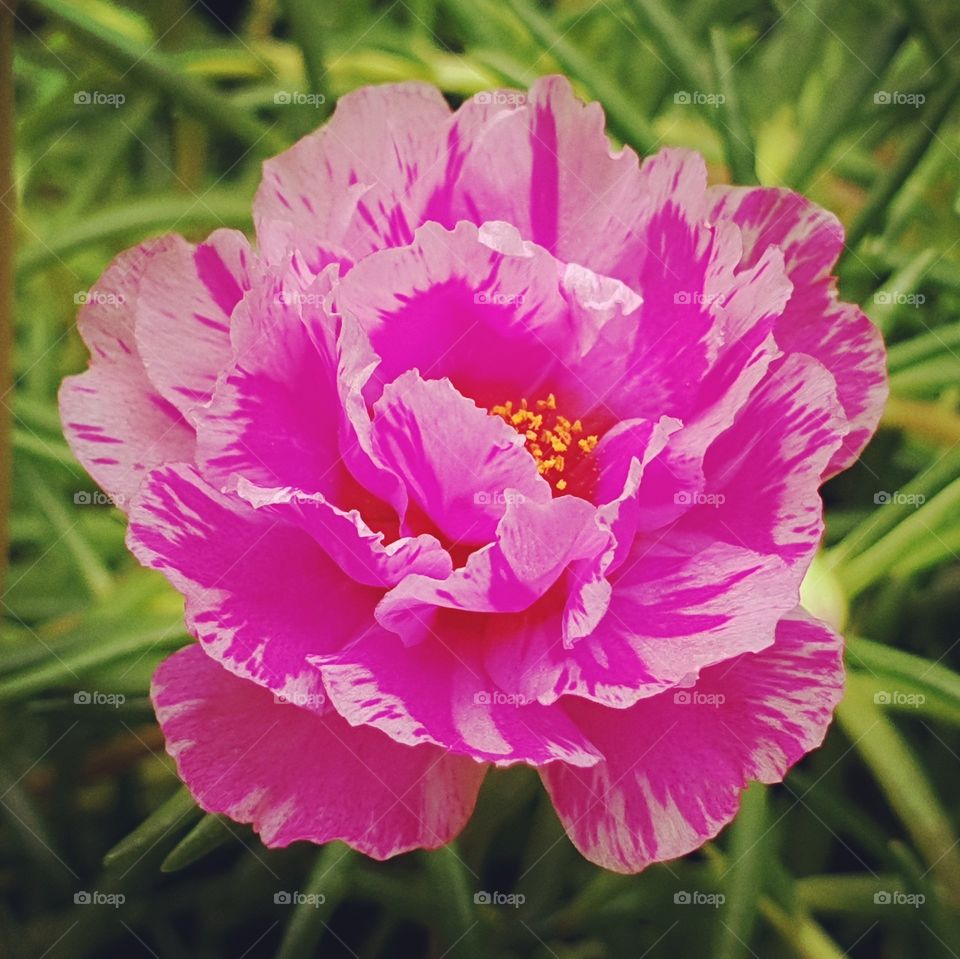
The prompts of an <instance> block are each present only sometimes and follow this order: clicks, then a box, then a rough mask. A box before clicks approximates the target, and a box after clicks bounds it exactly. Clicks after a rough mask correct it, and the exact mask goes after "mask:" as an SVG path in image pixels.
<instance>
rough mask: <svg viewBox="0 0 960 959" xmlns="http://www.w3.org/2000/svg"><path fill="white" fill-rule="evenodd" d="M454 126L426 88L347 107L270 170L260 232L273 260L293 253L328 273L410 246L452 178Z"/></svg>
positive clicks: (260, 195)
mask: <svg viewBox="0 0 960 959" xmlns="http://www.w3.org/2000/svg"><path fill="white" fill-rule="evenodd" d="M449 116H450V108H449V107H448V106H447V104H446V102H445V101H444V99H443V97H442V96H441V95H440V92H439V91H438V90H437V89H436V88H435V87H432V86H429V85H427V84H424V83H400V84H392V85H385V86H378V87H364V88H362V89H360V90H355V91H353V92H352V93H349V94H347V95H346V96H344V97H341V98H340V100H339V101H338V103H337V109H336V111H335V112H334V115H333V117H332V118H331V119H330V121H329V122H328V123H327V124H326V125H325V126H323V127H322V128H321V129H319V130H317V131H316V132H315V133H312V134H310V135H309V136H306V137H304V138H303V139H302V140H300V142H299V143H296V144H295V145H294V146H292V147H291V148H290V149H289V150H287V151H286V152H285V153H281V154H280V156H278V157H274V158H273V159H272V160H268V161H267V162H266V163H265V164H264V169H263V182H262V183H261V184H260V189H259V190H258V191H257V196H256V199H255V201H254V222H255V224H256V228H257V237H258V239H259V241H260V246H261V249H262V250H263V252H264V255H265V256H266V257H267V259H268V260H270V261H272V262H277V261H279V260H280V259H281V258H282V257H283V256H284V255H285V254H286V253H287V251H288V249H289V247H290V245H291V244H293V245H295V246H297V247H298V248H299V249H300V250H301V251H302V252H303V254H304V255H305V256H306V257H307V261H308V263H309V264H310V266H311V268H312V269H313V270H314V271H315V272H319V271H320V269H321V268H322V267H323V266H325V265H326V264H327V263H330V262H333V261H336V260H350V259H353V260H356V259H359V258H361V257H363V256H366V255H367V254H369V253H372V252H374V251H375V250H380V249H383V247H385V246H397V245H402V244H404V243H409V242H410V240H411V239H412V237H413V230H414V229H415V228H416V227H417V226H418V225H419V222H420V212H421V211H422V209H423V207H424V205H425V203H426V202H427V199H428V196H429V193H430V192H431V185H432V184H433V183H434V182H436V181H437V180H438V179H439V178H440V176H441V174H442V166H441V164H440V163H439V162H438V161H439V160H440V158H441V156H442V155H443V151H444V137H445V135H446V125H447V123H448V121H449ZM278 223H279V224H286V225H287V227H288V229H286V230H284V229H278V228H277V224H278Z"/></svg>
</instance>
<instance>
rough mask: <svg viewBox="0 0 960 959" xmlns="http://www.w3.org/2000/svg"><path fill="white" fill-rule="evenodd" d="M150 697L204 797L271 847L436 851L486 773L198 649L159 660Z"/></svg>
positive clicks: (171, 746) (210, 807)
mask: <svg viewBox="0 0 960 959" xmlns="http://www.w3.org/2000/svg"><path fill="white" fill-rule="evenodd" d="M152 696H153V701H154V704H155V706H156V710H157V718H158V719H159V721H160V726H161V727H162V729H163V732H164V735H165V736H166V739H167V750H168V752H169V753H170V755H171V756H173V758H174V759H175V760H176V763H177V769H178V771H179V773H180V776H181V778H182V779H183V780H184V782H185V783H186V784H187V786H188V788H189V789H190V791H191V793H192V794H193V795H194V797H195V798H196V800H197V801H198V802H199V803H200V805H201V806H202V807H203V808H204V809H205V810H207V811H208V812H214V813H222V814H224V815H227V816H229V817H230V818H231V819H234V820H237V821H238V822H248V823H252V824H253V828H254V829H255V830H256V831H257V832H258V833H259V834H260V836H261V838H262V839H263V841H264V843H266V845H267V846H272V847H276V846H286V845H289V844H290V843H291V842H296V841H297V840H304V839H305V840H309V841H311V842H315V843H325V842H330V841H331V840H334V839H342V840H343V841H344V842H346V843H347V844H349V845H350V846H353V847H354V848H355V849H358V850H360V851H361V852H363V853H365V854H366V855H368V856H373V857H374V858H376V859H386V858H388V857H389V856H394V855H396V854H397V853H401V852H406V851H407V850H409V849H416V848H419V847H425V848H427V849H435V848H437V847H439V846H442V845H444V844H445V843H448V842H449V841H450V840H451V839H453V838H454V836H456V834H457V833H458V832H459V831H460V830H461V829H462V828H463V826H464V825H465V824H466V821H467V819H468V818H469V816H470V813H471V812H472V810H473V805H474V802H475V801H476V796H477V790H478V789H479V787H480V782H481V780H482V778H483V774H484V771H485V770H484V767H483V766H481V765H480V764H478V763H475V762H473V761H472V760H470V759H467V758H465V757H461V756H450V755H447V754H445V753H444V752H443V751H442V750H440V749H437V748H436V747H433V746H416V747H409V746H401V745H399V744H397V743H395V742H394V741H393V740H391V739H390V738H388V737H387V736H384V735H383V734H382V733H380V732H378V731H377V730H375V729H367V728H360V729H354V728H352V727H351V726H349V725H348V724H347V723H346V722H344V720H342V719H341V718H340V717H339V716H338V715H337V714H336V713H334V712H328V713H326V714H325V715H323V716H317V715H316V714H315V713H311V712H309V711H307V710H304V709H299V708H297V707H296V706H292V705H287V704H282V703H277V702H276V701H275V700H274V699H273V697H271V696H270V694H269V693H268V692H267V691H266V690H264V689H261V688H260V687H259V686H257V685H255V684H254V683H251V682H247V681H245V680H243V679H239V678H237V677H236V676H233V675H232V674H231V673H229V672H227V670H225V669H223V668H222V667H221V666H219V665H218V664H217V663H215V662H214V661H213V660H212V659H210V658H209V657H208V656H206V655H205V654H204V653H203V651H202V650H201V649H199V648H198V647H196V646H191V647H188V648H187V649H184V650H181V651H180V652H179V653H175V654H174V655H173V656H171V657H170V658H169V659H168V660H166V662H164V663H163V664H162V665H161V666H160V668H159V669H158V670H157V673H156V675H155V677H154V681H153V689H152Z"/></svg>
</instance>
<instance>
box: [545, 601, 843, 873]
mask: <svg viewBox="0 0 960 959" xmlns="http://www.w3.org/2000/svg"><path fill="white" fill-rule="evenodd" d="M841 658H842V640H841V638H840V637H839V636H837V635H836V634H835V633H833V632H832V631H831V630H830V629H829V628H828V627H826V626H825V625H824V624H822V623H820V622H817V621H816V620H813V619H811V618H809V617H808V616H807V615H806V614H805V613H803V612H802V611H798V612H797V613H795V614H794V615H791V616H790V617H788V618H786V619H784V620H783V622H782V623H781V624H780V626H779V628H778V630H777V641H776V644H775V645H774V646H773V647H771V648H769V649H767V650H764V651H763V652H761V653H756V654H746V655H744V656H741V657H740V658H739V659H737V660H735V661H734V662H733V663H725V664H722V665H720V666H715V667H713V668H712V669H709V670H707V671H705V672H704V673H702V674H701V676H700V679H699V681H698V682H697V684H696V686H695V687H693V688H692V689H685V690H677V691H674V692H668V693H664V694H662V695H660V696H656V697H654V698H652V699H645V700H642V701H641V702H640V703H638V704H637V705H636V706H634V707H632V708H631V709H629V710H610V709H606V708H604V707H602V706H597V705H595V704H592V703H585V702H578V701H571V702H570V704H569V705H568V707H567V711H568V713H569V714H570V715H571V716H572V717H573V718H574V719H575V720H576V721H577V723H578V724H579V725H581V726H582V727H583V728H584V729H585V730H586V731H588V732H589V735H590V737H591V739H592V740H593V741H594V742H595V743H596V744H597V745H598V746H599V748H600V749H601V751H602V752H603V754H604V757H605V762H603V763H601V764H599V765H597V766H595V767H593V768H592V769H575V768H573V767H569V766H565V765H563V764H556V765H553V766H548V767H546V768H545V769H543V770H541V773H540V775H541V777H542V778H543V781H544V784H545V785H546V787H547V790H548V792H549V793H550V797H551V799H552V800H553V803H554V806H555V807H556V809H557V813H558V815H559V816H560V819H561V821H562V822H563V824H564V827H565V828H566V830H567V834H568V835H569V836H570V838H571V839H572V840H573V842H574V843H575V844H576V846H577V848H579V849H580V851H581V852H582V853H583V854H584V855H585V856H586V857H587V858H588V859H590V860H591V861H592V862H595V863H597V864H598V865H600V866H603V867H605V868H607V869H613V870H615V871H617V872H639V871H640V870H641V869H644V868H645V867H646V866H648V865H649V864H650V863H652V862H658V861H661V860H664V859H673V858H675V857H676V856H682V855H684V854H686V853H688V852H690V851H691V850H693V849H696V848H697V847H698V846H700V845H702V844H703V843H704V842H705V841H706V840H708V839H711V838H712V837H713V836H715V835H716V834H717V833H718V832H719V831H720V829H721V828H722V827H723V826H724V825H725V824H726V823H728V822H729V821H730V820H731V819H732V818H733V817H734V815H735V814H736V811H737V808H738V806H739V801H740V792H741V790H743V788H744V787H745V786H746V785H747V782H748V781H749V780H751V779H754V780H758V781H760V782H764V783H774V782H779V781H780V780H781V779H782V778H783V776H784V775H785V774H786V771H787V769H789V767H790V766H792V765H793V764H794V763H795V762H797V760H799V759H800V758H801V757H802V756H804V755H805V754H806V753H807V752H809V751H810V750H811V749H814V748H816V747H817V746H819V745H820V743H821V742H822V741H823V738H824V736H825V735H826V731H827V727H828V725H829V723H830V720H831V717H832V713H833V709H834V707H835V706H836V704H837V702H839V700H840V697H841V694H842V687H843V666H842V661H841Z"/></svg>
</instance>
